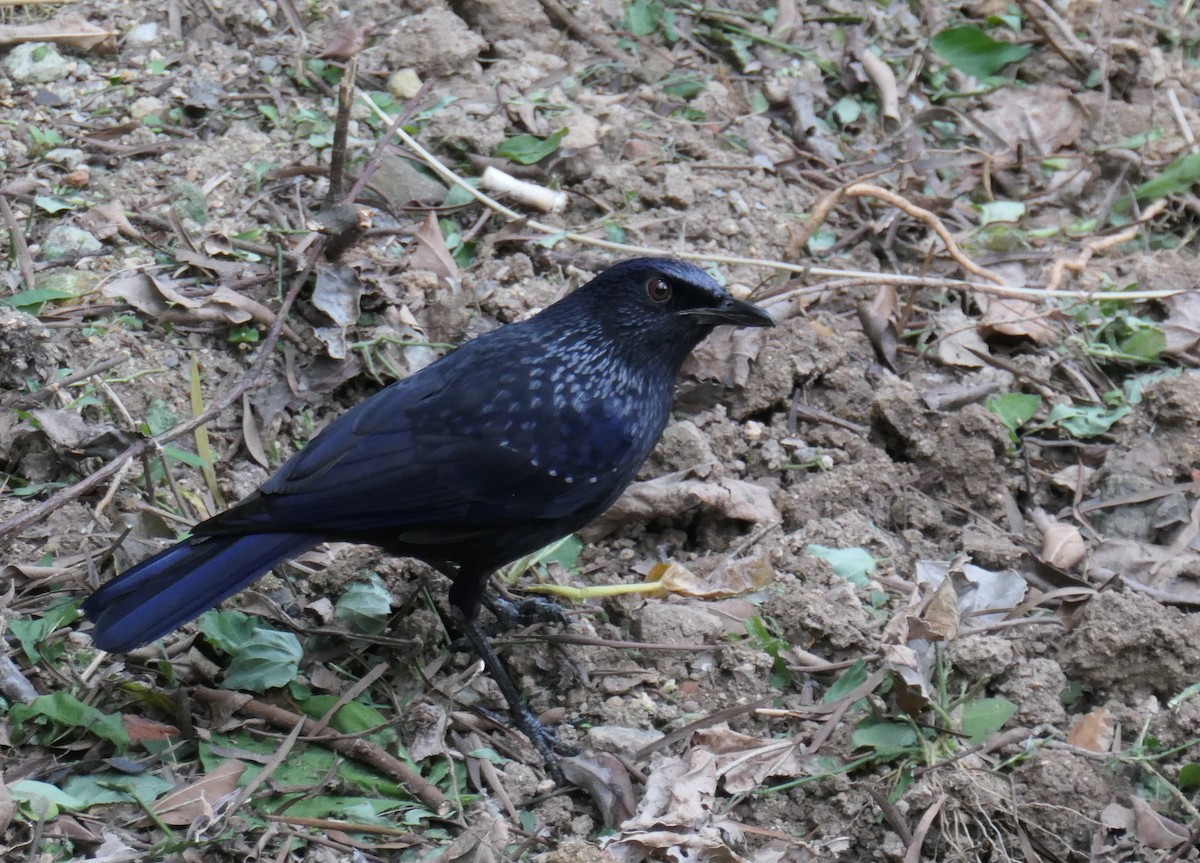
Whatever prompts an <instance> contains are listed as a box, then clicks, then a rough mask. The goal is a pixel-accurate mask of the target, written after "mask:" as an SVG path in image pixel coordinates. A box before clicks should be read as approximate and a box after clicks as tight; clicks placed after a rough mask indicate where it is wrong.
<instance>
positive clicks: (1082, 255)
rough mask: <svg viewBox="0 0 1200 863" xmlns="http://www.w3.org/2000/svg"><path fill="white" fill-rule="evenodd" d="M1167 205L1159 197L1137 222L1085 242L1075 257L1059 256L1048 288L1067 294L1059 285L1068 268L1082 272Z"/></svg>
mask: <svg viewBox="0 0 1200 863" xmlns="http://www.w3.org/2000/svg"><path fill="white" fill-rule="evenodd" d="M1166 207H1167V201H1166V199H1165V198H1159V199H1158V200H1157V201H1155V202H1154V203H1152V204H1151V205H1150V206H1148V207H1146V209H1144V210H1143V211H1142V215H1141V217H1140V218H1138V220H1137V221H1136V222H1134V223H1133V224H1132V225H1130V226H1129V227H1127V228H1125V229H1124V230H1122V231H1118V232H1117V233H1115V234H1109V235H1108V236H1107V237H1099V238H1098V239H1095V240H1088V241H1087V242H1086V243H1084V244H1083V250H1082V251H1080V252H1079V254H1078V255H1076V256H1075V257H1073V258H1058V259H1057V260H1056V261H1055V262H1054V263H1053V264H1052V265H1051V266H1050V278H1049V279H1047V280H1046V289H1047V290H1050V291H1054V292H1055V293H1058V294H1059V295H1060V296H1067V293H1068V292H1067V291H1059V290H1058V286H1059V285H1061V284H1062V281H1063V276H1064V274H1065V273H1066V271H1067V270H1070V271H1071V272H1072V273H1082V272H1083V271H1084V269H1086V268H1087V265H1088V262H1089V261H1091V259H1092V258H1093V257H1094V256H1095V255H1096V254H1098V253H1100V252H1106V251H1108V250H1109V249H1111V248H1112V247H1113V246H1117V245H1120V244H1121V243H1127V242H1129V241H1130V240H1132V239H1134V238H1135V237H1137V235H1138V232H1139V231H1140V230H1141V229H1142V225H1144V224H1146V223H1147V222H1149V221H1150V220H1151V219H1153V218H1154V217H1155V216H1157V215H1158V214H1159V213H1161V212H1162V211H1163V210H1165V209H1166Z"/></svg>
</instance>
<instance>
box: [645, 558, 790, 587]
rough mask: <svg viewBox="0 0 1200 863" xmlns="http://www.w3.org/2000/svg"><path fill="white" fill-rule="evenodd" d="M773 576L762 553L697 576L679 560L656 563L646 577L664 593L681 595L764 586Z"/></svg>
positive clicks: (772, 570) (728, 562)
mask: <svg viewBox="0 0 1200 863" xmlns="http://www.w3.org/2000/svg"><path fill="white" fill-rule="evenodd" d="M774 580H775V569H774V567H772V566H771V561H770V557H769V556H768V555H765V554H761V555H756V556H755V557H751V558H744V559H741V560H734V561H727V562H726V563H725V564H724V565H723V566H717V567H716V568H714V569H713V570H712V572H710V573H708V574H707V575H705V576H698V575H696V574H695V573H694V572H692V571H691V570H690V569H688V568H687V567H685V566H683V565H681V564H678V563H659V564H655V565H654V566H653V567H652V568H651V569H650V572H648V573H647V574H646V581H648V582H658V584H659V585H660V586H661V587H662V589H663V592H664V593H679V594H682V595H684V596H699V597H716V596H736V595H737V594H739V593H749V592H751V591H754V590H758V589H759V588H762V587H765V586H766V585H768V584H770V583H771V582H772V581H774Z"/></svg>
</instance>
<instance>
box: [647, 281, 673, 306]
mask: <svg viewBox="0 0 1200 863" xmlns="http://www.w3.org/2000/svg"><path fill="white" fill-rule="evenodd" d="M646 293H647V295H649V297H650V299H652V300H654V302H656V303H665V302H666V301H667V300H669V299H671V286H670V285H668V284H667V280H666V279H663V278H660V277H659V276H655V277H654V278H652V279H651V280H650V281H648V282H646Z"/></svg>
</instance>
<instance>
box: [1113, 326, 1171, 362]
mask: <svg viewBox="0 0 1200 863" xmlns="http://www.w3.org/2000/svg"><path fill="white" fill-rule="evenodd" d="M1117 347H1118V348H1120V350H1121V352H1122V353H1124V354H1128V355H1129V356H1131V357H1137V358H1138V359H1142V360H1146V361H1147V362H1152V361H1154V360H1157V359H1158V357H1159V354H1161V353H1162V352H1163V351H1165V350H1166V349H1167V337H1166V335H1165V334H1164V333H1163V331H1162V330H1160V329H1159V328H1158V327H1154V326H1146V327H1141V328H1139V329H1137V330H1134V332H1133V333H1132V334H1130V335H1129V336H1128V337H1127V338H1124V339H1122V340H1121V343H1120V344H1119V345H1118V346H1117Z"/></svg>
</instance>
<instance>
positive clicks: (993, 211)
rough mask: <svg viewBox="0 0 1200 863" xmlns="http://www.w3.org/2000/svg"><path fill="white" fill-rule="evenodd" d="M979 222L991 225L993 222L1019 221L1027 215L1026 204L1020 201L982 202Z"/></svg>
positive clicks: (979, 208) (979, 207)
mask: <svg viewBox="0 0 1200 863" xmlns="http://www.w3.org/2000/svg"><path fill="white" fill-rule="evenodd" d="M977 209H978V210H979V224H980V225H990V224H991V223H993V222H1019V221H1021V218H1022V217H1023V216H1024V215H1025V205H1024V204H1022V203H1021V202H1020V201H988V202H987V203H986V204H980V205H979V206H978V208H977Z"/></svg>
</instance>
